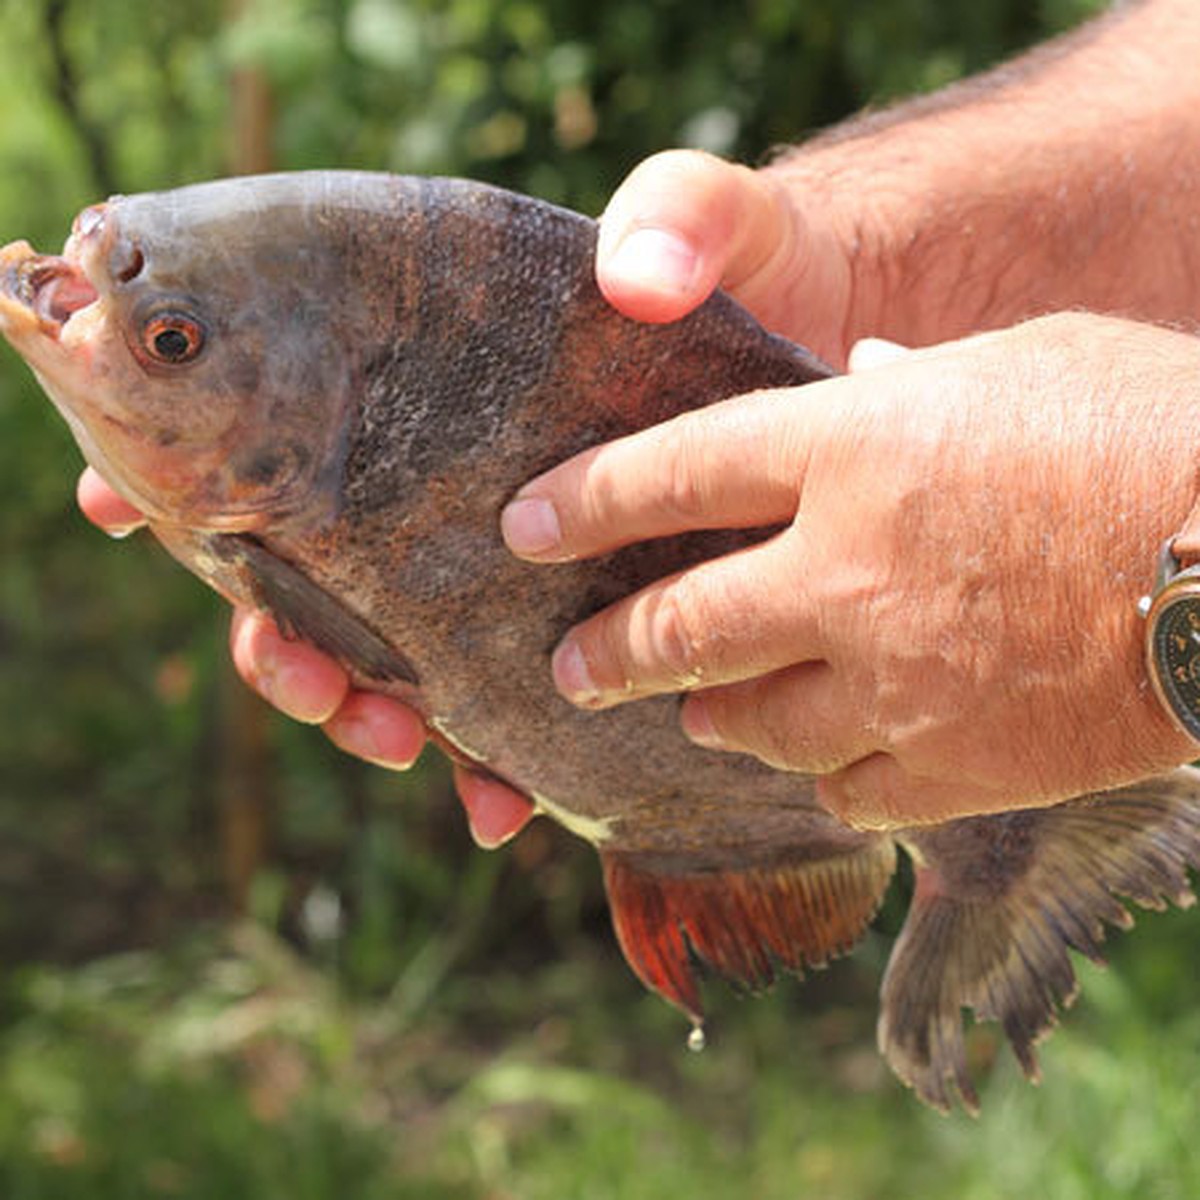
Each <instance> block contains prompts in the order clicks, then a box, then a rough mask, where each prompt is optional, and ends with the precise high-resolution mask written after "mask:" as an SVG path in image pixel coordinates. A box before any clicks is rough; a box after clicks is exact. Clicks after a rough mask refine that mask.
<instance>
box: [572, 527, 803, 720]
mask: <svg viewBox="0 0 1200 1200" xmlns="http://www.w3.org/2000/svg"><path fill="white" fill-rule="evenodd" d="M802 542H803V535H802V534H801V533H799V532H798V531H797V530H795V529H788V530H786V531H784V532H783V533H780V534H778V535H776V536H775V537H774V538H771V539H769V540H768V541H766V542H762V543H759V544H757V545H755V546H751V547H748V548H747V549H745V550H739V551H736V552H734V553H732V554H727V555H725V556H724V557H722V558H717V559H712V560H711V561H709V562H705V563H701V564H699V565H698V566H696V567H692V568H690V569H689V570H687V571H682V572H679V573H678V574H675V575H672V576H669V577H668V578H666V579H662V580H658V581H657V582H655V583H653V584H650V585H649V586H648V587H646V588H643V589H642V591H640V592H638V593H636V594H635V595H633V596H630V597H628V598H626V599H624V600H621V601H618V602H617V603H616V604H613V605H611V606H610V607H609V608H606V609H604V610H603V611H602V612H600V613H597V614H596V616H594V617H591V618H590V619H589V620H587V621H584V622H583V623H582V624H580V625H577V626H576V627H575V628H574V629H573V630H571V632H570V633H569V634H568V635H567V637H566V638H564V639H563V641H562V642H561V643H560V644H559V645H558V647H557V648H556V649H555V651H554V654H553V655H552V657H551V667H552V670H553V673H554V682H555V685H556V686H557V687H558V689H559V691H560V692H562V694H563V695H564V696H565V697H566V698H567V699H568V700H570V701H572V703H574V704H577V705H580V706H581V707H585V708H608V707H610V706H611V705H613V704H619V703H623V702H624V701H627V700H635V699H638V698H639V697H642V696H650V695H655V694H661V693H674V692H680V691H691V690H694V689H696V688H700V687H703V688H708V687H712V686H714V685H717V684H723V683H729V682H732V681H736V680H741V679H749V678H753V677H754V676H757V675H762V674H764V673H766V672H769V671H774V670H776V669H777V668H779V667H782V666H788V665H791V664H793V663H796V662H799V661H805V660H817V659H820V658H821V657H822V653H821V650H822V643H821V638H820V630H819V626H818V621H817V613H816V610H815V605H814V604H813V603H812V601H811V600H810V598H809V593H808V591H807V587H806V583H805V569H804V567H805V554H804V551H803V548H802Z"/></svg>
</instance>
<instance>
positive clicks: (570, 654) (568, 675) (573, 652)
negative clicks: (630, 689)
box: [550, 638, 600, 705]
mask: <svg viewBox="0 0 1200 1200" xmlns="http://www.w3.org/2000/svg"><path fill="white" fill-rule="evenodd" d="M550 669H551V670H552V671H553V673H554V684H555V686H556V687H557V688H558V690H559V691H560V692H562V694H563V695H564V696H566V697H567V699H568V700H570V701H571V703H572V704H582V705H594V704H596V703H597V702H598V701H599V699H600V689H599V688H598V687H597V686H596V681H595V680H594V679H593V678H592V673H591V671H590V670H589V669H588V665H587V661H586V660H585V659H584V657H583V651H582V650H580V649H579V646H578V644H577V643H576V642H575V641H574V639H573V638H567V639H566V640H565V641H563V642H560V643H559V646H558V649H556V650H555V651H554V653H553V654H552V655H551V657H550Z"/></svg>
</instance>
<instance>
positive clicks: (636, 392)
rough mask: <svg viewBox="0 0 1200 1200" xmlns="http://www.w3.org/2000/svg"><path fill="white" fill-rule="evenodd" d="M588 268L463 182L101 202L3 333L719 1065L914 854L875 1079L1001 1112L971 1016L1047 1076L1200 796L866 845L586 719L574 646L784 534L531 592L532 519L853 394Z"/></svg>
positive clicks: (555, 226)
mask: <svg viewBox="0 0 1200 1200" xmlns="http://www.w3.org/2000/svg"><path fill="white" fill-rule="evenodd" d="M595 243H596V223H595V222H594V221H593V220H591V219H590V218H587V217H585V216H582V215H580V214H577V213H574V212H571V211H569V210H567V209H563V208H560V207H557V206H554V205H551V204H548V203H546V202H543V201H539V200H536V199H533V198H531V197H527V196H522V195H518V194H515V193H511V192H507V191H504V190H501V189H498V188H495V187H491V186H488V185H485V184H482V183H477V182H472V181H469V180H460V179H448V178H421V177H407V176H392V175H385V174H378V173H370V172H343V171H316V172H297V173H280V174H274V175H266V176H257V177H241V178H234V179H226V180H217V181H213V182H208V183H200V184H193V185H190V186H187V187H183V188H179V189H176V190H168V191H163V192H157V193H147V194H142V195H132V196H117V197H113V198H111V199H109V200H108V201H106V202H104V203H101V204H97V205H93V206H91V207H89V208H87V209H85V210H84V211H83V212H81V213H80V214H79V215H78V217H76V219H75V222H74V224H73V226H72V230H71V234H70V236H69V238H68V239H67V243H66V246H65V248H64V250H63V253H62V254H59V255H50V254H39V253H37V252H36V251H35V250H34V249H33V248H32V247H31V246H30V245H29V244H28V243H27V242H24V241H16V242H13V243H11V244H9V245H7V246H6V247H4V249H3V250H2V251H0V328H2V330H3V332H4V334H5V336H6V338H7V339H8V341H9V342H10V343H11V345H12V346H13V348H14V349H15V350H16V351H17V353H18V354H19V355H21V356H22V357H23V358H24V359H25V361H26V362H27V363H28V365H29V366H30V367H31V368H32V369H33V371H34V372H35V374H36V375H37V377H38V379H39V380H40V381H41V384H42V386H43V388H44V390H45V392H46V393H47V394H48V396H49V397H50V398H51V400H52V401H53V402H54V404H55V405H56V406H57V408H58V410H59V412H60V413H61V414H62V416H63V417H64V418H65V419H66V421H67V423H68V424H69V426H70V428H71V430H72V432H73V434H74V436H75V439H76V441H77V442H78V444H79V447H80V449H81V450H82V453H83V455H84V457H85V458H86V459H87V461H88V462H90V463H91V464H92V465H93V466H94V467H95V468H96V469H97V470H98V471H99V472H100V474H101V475H102V476H104V478H105V479H106V480H108V482H109V483H110V484H111V485H112V486H113V487H114V488H116V490H117V491H118V492H119V493H120V494H121V495H123V496H124V497H125V498H126V499H127V500H129V501H130V502H131V503H133V504H134V505H136V506H137V507H138V508H139V509H141V510H142V511H143V512H144V513H145V514H146V515H147V518H148V521H149V527H150V529H151V531H152V532H153V533H154V534H155V536H156V537H157V538H158V539H159V540H160V541H161V542H162V544H163V545H164V546H165V547H166V549H167V550H168V551H169V552H170V553H171V554H173V555H174V556H175V557H176V558H177V559H179V560H180V561H181V562H182V563H183V564H184V565H185V566H186V567H188V568H189V569H190V570H191V571H193V572H194V573H195V574H196V575H198V576H199V577H200V578H201V579H202V580H204V581H205V582H207V583H208V584H209V585H211V586H212V587H214V588H215V589H216V590H217V591H218V592H220V593H221V594H223V595H224V596H226V597H228V598H229V599H231V600H233V601H235V602H237V603H241V604H249V605H254V606H256V607H258V608H261V609H264V610H266V611H267V612H269V613H271V614H272V615H273V616H274V618H275V620H276V621H277V623H278V624H279V626H280V628H281V629H283V630H284V631H285V632H287V633H288V634H290V635H293V636H297V637H303V638H305V639H308V640H309V641H311V642H312V643H314V644H315V645H317V646H319V647H321V648H322V649H324V650H325V651H327V652H328V653H330V654H332V655H334V656H335V657H336V658H337V659H338V660H339V661H340V662H342V663H343V664H344V665H345V667H346V668H347V670H348V671H349V673H350V675H351V677H352V679H353V681H354V682H355V684H356V685H358V686H360V687H364V688H371V689H374V690H376V691H379V692H383V693H386V694H389V695H392V696H394V697H396V698H398V699H400V700H402V701H404V702H406V703H408V704H410V705H412V706H413V707H415V708H416V709H417V710H418V711H419V712H420V713H421V714H422V715H423V717H424V718H425V720H426V722H427V724H428V726H429V729H430V731H431V735H432V737H433V738H434V739H435V740H436V741H437V742H438V744H440V745H441V746H442V747H443V749H445V750H446V751H447V753H449V754H450V755H451V756H452V757H453V758H455V759H457V760H458V761H459V762H461V763H463V764H466V765H467V766H468V767H469V768H470V769H471V770H475V771H478V772H481V773H486V774H489V775H491V776H494V777H495V778H496V779H499V780H502V781H503V782H505V783H506V784H508V785H509V786H510V787H512V788H515V789H516V790H517V791H519V792H521V793H522V794H524V795H525V796H527V797H529V798H530V800H531V801H532V803H533V804H534V806H535V808H536V810H537V811H538V812H539V813H541V814H544V815H545V816H548V817H550V818H552V819H554V820H556V821H558V822H559V823H561V824H562V825H564V826H565V827H566V828H567V829H569V830H571V831H572V832H573V833H574V834H576V835H578V836H579V837H581V838H584V839H586V840H587V841H588V842H590V843H591V844H592V845H593V846H594V847H595V848H596V850H597V852H598V855H599V859H600V862H601V866H602V871H603V877H604V882H605V886H606V891H607V896H608V901H609V904H610V908H611V912H612V920H613V926H614V930H615V935H616V938H617V940H618V942H619V944H620V946H621V948H622V950H623V952H624V954H625V957H626V959H627V961H628V962H629V964H630V966H631V967H632V969H633V971H634V972H635V973H636V975H637V976H638V977H639V978H640V979H641V980H642V981H643V982H644V983H645V984H646V986H647V987H649V988H650V989H652V990H653V991H655V992H657V993H659V994H660V995H661V996H663V997H664V998H665V999H666V1000H667V1001H669V1002H670V1003H672V1004H673V1005H675V1006H676V1007H677V1008H678V1009H680V1010H681V1012H682V1013H683V1014H685V1015H686V1017H687V1018H688V1019H690V1020H691V1022H692V1023H693V1025H694V1027H695V1030H696V1031H699V1030H701V1028H702V1022H703V1019H704V1005H703V996H702V986H701V979H702V974H703V973H706V972H711V973H714V974H716V975H717V976H720V977H723V978H725V979H727V980H729V981H731V982H733V983H734V984H736V985H738V986H740V987H742V988H745V989H748V990H751V991H760V990H762V989H765V988H766V987H767V986H769V985H770V984H771V983H772V982H773V981H774V980H775V979H776V978H777V976H779V975H780V974H781V973H793V974H803V973H804V972H806V971H810V970H813V969H816V968H819V967H822V966H824V965H825V964H826V963H828V962H829V961H831V960H833V959H834V958H836V957H837V956H839V955H842V954H844V953H846V952H848V951H849V950H850V949H851V948H852V947H853V946H854V945H855V944H856V943H858V942H859V941H860V940H861V938H862V937H863V935H864V933H865V931H866V930H867V928H868V926H869V925H870V923H871V922H872V920H873V919H874V917H875V916H876V914H877V912H878V910H879V908H880V905H881V903H882V901H883V899H884V896H885V893H886V892H887V890H888V888H889V886H890V884H891V881H892V879H893V877H894V876H895V875H896V872H897V864H898V862H899V861H900V857H901V855H904V856H907V858H908V860H909V861H910V862H911V869H912V881H913V882H912V889H911V890H912V895H911V900H910V903H909V907H908V910H907V913H906V916H905V921H904V924H903V927H902V929H901V931H900V934H899V936H898V938H897V940H896V942H895V944H894V946H893V948H892V951H891V956H890V960H889V962H888V965H887V968H886V971H885V973H884V976H883V980H882V986H881V993H880V1013H879V1020H878V1026H877V1040H878V1045H879V1048H880V1051H881V1052H882V1054H883V1056H884V1057H885V1059H886V1060H887V1062H888V1063H889V1064H890V1066H891V1067H892V1069H893V1070H894V1072H895V1073H896V1075H897V1076H898V1077H899V1079H900V1080H901V1081H902V1082H903V1083H904V1084H906V1085H908V1086H909V1087H911V1088H912V1089H913V1090H914V1091H915V1093H916V1094H917V1095H918V1096H919V1097H920V1098H921V1100H923V1101H925V1102H926V1103H928V1104H930V1105H932V1106H933V1107H935V1108H938V1109H941V1110H943V1111H946V1110H949V1109H950V1108H952V1107H953V1106H955V1105H956V1104H961V1105H962V1106H963V1107H965V1108H966V1109H967V1110H968V1111H971V1112H977V1111H978V1109H979V1094H978V1091H977V1089H976V1086H975V1083H974V1080H973V1079H972V1076H971V1073H970V1071H969V1070H968V1061H967V1053H966V1043H965V1041H964V1029H963V1023H964V1017H963V1012H964V1010H966V1009H970V1010H973V1012H974V1015H975V1017H976V1019H978V1020H988V1021H996V1022H999V1024H1000V1026H1001V1028H1002V1029H1003V1032H1004V1034H1005V1035H1006V1036H1007V1039H1008V1041H1009V1042H1010V1043H1011V1045H1012V1048H1013V1052H1014V1054H1015V1056H1016V1058H1017V1060H1018V1062H1019V1064H1020V1066H1021V1067H1022V1069H1023V1070H1024V1072H1025V1074H1026V1075H1027V1076H1029V1077H1030V1078H1032V1079H1036V1078H1037V1074H1038V1070H1039V1067H1038V1062H1037V1057H1036V1053H1035V1044H1036V1043H1037V1042H1038V1041H1039V1040H1040V1039H1041V1038H1042V1037H1043V1036H1044V1035H1045V1034H1046V1033H1047V1032H1048V1031H1049V1030H1050V1029H1051V1028H1052V1027H1053V1025H1054V1024H1055V1023H1056V1021H1057V1019H1058V1016H1059V1013H1060V1011H1061V1009H1063V1008H1064V1007H1065V1006H1066V1005H1067V1004H1069V1003H1070V1001H1071V1000H1072V999H1073V997H1074V995H1075V992H1076V987H1077V980H1076V975H1075V971H1074V967H1073V964H1072V957H1071V956H1072V952H1077V953H1079V954H1082V955H1083V956H1085V957H1087V958H1090V959H1094V960H1097V961H1099V960H1100V959H1101V957H1102V942H1103V940H1104V937H1105V931H1106V928H1107V927H1108V926H1114V927H1118V928H1125V927H1128V926H1129V925H1130V924H1131V922H1132V918H1131V915H1130V909H1129V908H1128V907H1127V905H1126V903H1124V902H1123V901H1131V902H1132V903H1134V904H1136V905H1138V906H1141V907H1144V908H1151V909H1159V908H1163V907H1165V906H1166V905H1167V904H1168V903H1174V904H1177V905H1180V906H1183V905H1188V904H1190V903H1192V902H1193V896H1192V893H1191V891H1190V888H1189V870H1190V869H1192V868H1194V867H1196V865H1197V863H1198V861H1200V773H1198V772H1197V771H1195V770H1194V769H1192V768H1190V767H1181V768H1179V769H1177V770H1175V771H1172V772H1169V773H1167V774H1164V775H1162V776H1159V777H1156V778H1153V779H1148V780H1144V781H1141V782H1137V783H1134V784H1132V785H1130V786H1127V787H1122V788H1119V789H1116V790H1114V791H1111V792H1105V793H1097V794H1091V795H1087V796H1082V797H1078V798H1075V799H1072V800H1069V801H1067V802H1065V803H1062V804H1059V805H1056V806H1054V807H1050V808H1030V809H1025V810H1019V811H1014V812H1009V813H1005V814H1001V815H994V816H980V817H968V818H963V819H959V820H954V821H949V822H946V823H943V824H941V825H936V826H922V827H913V828H905V829H901V830H898V831H894V832H871V831H862V830H857V829H852V828H849V827H848V826H846V825H844V824H842V823H841V822H840V821H838V820H837V819H836V818H835V817H834V816H832V815H831V814H829V813H828V812H827V811H826V810H824V809H823V808H822V807H821V806H820V805H819V804H818V803H817V801H816V799H815V797H814V779H813V778H812V777H811V776H807V775H804V774H799V773H794V772H786V771H779V770H775V769H772V768H769V767H767V766H765V765H764V764H762V763H760V762H759V761H757V760H756V759H754V758H752V757H749V756H745V755H738V754H728V753H721V752H717V751H713V750H707V749H703V748H700V747H698V746H696V745H694V744H693V743H691V742H690V741H688V740H687V739H686V738H685V737H684V736H683V734H682V732H681V731H680V727H679V721H678V698H677V697H659V698H654V699H647V700H641V701H639V702H637V703H634V704H628V705H622V706H618V707H616V708H612V709H608V710H605V711H581V710H579V709H577V708H575V707H573V706H572V705H570V704H568V703H567V702H566V701H565V700H564V699H562V698H561V697H560V696H559V695H558V693H557V692H556V691H555V690H554V688H553V686H552V683H551V675H550V670H549V656H550V652H551V650H552V648H553V647H554V646H555V645H556V644H557V642H558V640H559V639H560V638H561V636H562V635H563V634H564V633H565V631H566V630H567V629H568V628H569V627H570V626H572V625H573V624H575V623H576V622H577V621H579V620H581V619H583V618H584V617H587V616H588V615H590V614H591V613H594V612H596V611H597V610H599V609H600V608H602V607H604V606H605V605H607V604H609V603H611V602H612V601H614V600H616V599H618V598H619V597H621V596H624V595H627V594H629V593H631V592H632V591H634V590H636V589H637V588H639V587H641V586H643V585H645V584H646V583H648V582H649V581H651V580H653V579H656V578H659V577H661V576H663V575H666V574H668V573H670V572H672V571H676V570H679V569H681V568H684V567H686V566H688V565H689V564H693V563H696V562H698V561H701V560H704V559H708V558H712V557H714V556H717V555H720V554H725V553H728V552H730V551H732V550H735V549H737V548H738V547H740V546H744V545H747V544H749V543H751V542H753V541H756V540H760V539H762V538H765V537H769V536H771V534H772V532H773V531H772V530H771V529H759V530H750V531H728V530H726V531H709V532H702V533H699V534H688V535H684V536H680V537H675V538H666V539H660V540H657V541H653V542H650V543H646V544H641V545H635V546H631V547H628V548H626V549H622V550H620V551H617V552H615V553H613V554H610V555H607V556H605V557H603V558H600V559H597V560H593V561H587V562H583V561H576V562H566V563H560V564H555V565H550V566H547V565H539V566H533V565H530V564H528V563H524V562H521V561H519V560H518V559H516V558H515V557H513V556H512V555H511V554H509V553H508V552H507V550H506V549H505V547H504V545H503V543H502V540H501V538H500V535H499V526H498V517H499V513H500V510H501V508H502V507H503V505H504V504H505V503H506V502H507V501H508V500H509V499H510V498H511V497H512V496H513V494H514V493H515V492H516V490H517V489H518V488H519V487H520V486H521V485H522V484H523V483H524V482H526V481H527V480H528V479H529V478H531V477H532V476H534V475H536V474H538V473H539V472H541V471H543V470H545V469H547V468H548V467H550V466H552V465H554V464H555V463H557V462H560V461H562V460H563V459H565V458H567V457H569V456H570V455H572V454H574V453H576V452H577V451H580V450H582V449H584V448H586V447H588V446H591V445H594V444H597V443H600V442H604V441H607V440H609V439H612V438H614V437H618V436H621V435H623V434H627V433H629V432H632V431H634V430H637V429H640V428H643V427H645V426H648V425H651V424H654V423H656V422H659V421H662V420H665V419H667V418H668V417H671V416H672V415H674V414H676V413H679V412H682V411H685V410H687V409H691V408H695V407H698V406H701V405H704V404H709V403H713V402H715V401H718V400H721V399H723V398H726V397H729V396H732V395H737V394H742V393H747V392H753V391H755V390H758V389H763V388H779V387H802V386H807V385H810V384H811V383H814V382H816V381H819V380H821V379H824V378H827V377H828V376H829V375H830V374H831V370H830V368H829V367H828V366H827V365H826V364H824V363H822V362H821V361H820V360H819V359H818V358H816V357H815V356H814V355H813V354H811V353H810V352H809V351H807V350H805V349H803V348H801V347H799V346H797V345H794V344H792V343H791V342H788V341H786V340H784V339H782V338H780V337H777V336H775V335H772V334H770V333H768V332H767V331H765V330H764V329H763V328H762V327H761V326H759V325H758V324H757V322H755V321H754V319H753V318H752V317H751V316H750V315H749V314H748V313H747V312H746V311H745V310H744V309H742V308H741V307H740V306H738V305H737V304H736V303H735V302H734V301H733V300H732V299H731V298H729V297H728V296H726V295H724V294H721V293H719V292H718V293H717V294H715V295H713V296H712V297H711V298H710V299H709V300H708V301H707V302H706V303H705V304H703V305H702V306H701V307H700V308H699V309H697V310H696V311H695V312H693V313H692V314H691V315H689V316H687V317H685V318H683V319H681V320H679V321H677V322H674V323H671V324H667V325H661V326H659V325H647V324H641V323H637V322H634V321H630V320H628V319H626V318H624V317H623V316H621V315H619V314H618V313H617V312H616V311H614V310H613V309H612V308H611V307H610V306H608V305H607V304H606V303H605V301H604V299H603V298H602V296H601V295H600V293H599V291H598V290H597V287H596V284H595V282H594V278H593V266H592V264H593V257H594V251H595Z"/></svg>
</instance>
